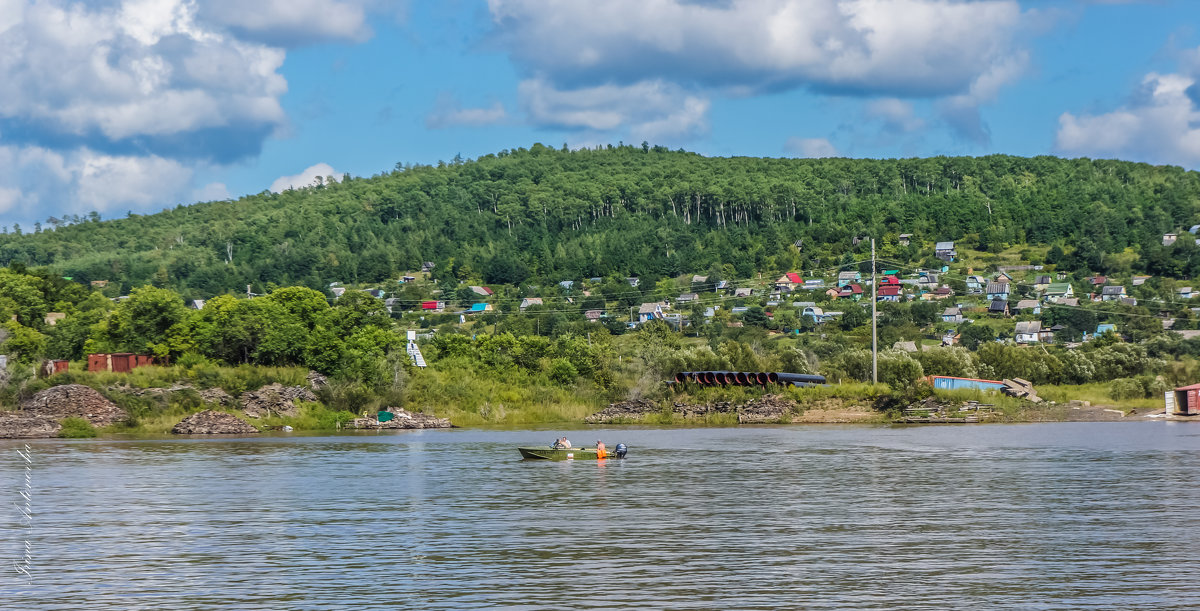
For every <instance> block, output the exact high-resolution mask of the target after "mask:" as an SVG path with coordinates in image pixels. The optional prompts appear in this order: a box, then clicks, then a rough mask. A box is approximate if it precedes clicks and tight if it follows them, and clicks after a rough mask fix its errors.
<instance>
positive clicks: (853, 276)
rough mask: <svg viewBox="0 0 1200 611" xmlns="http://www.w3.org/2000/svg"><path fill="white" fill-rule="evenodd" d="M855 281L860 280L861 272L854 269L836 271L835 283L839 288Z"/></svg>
mask: <svg viewBox="0 0 1200 611" xmlns="http://www.w3.org/2000/svg"><path fill="white" fill-rule="evenodd" d="M856 282H862V273H860V272H854V271H849V272H838V279H837V285H838V287H839V288H841V287H843V286H846V285H847V284H854V283H856Z"/></svg>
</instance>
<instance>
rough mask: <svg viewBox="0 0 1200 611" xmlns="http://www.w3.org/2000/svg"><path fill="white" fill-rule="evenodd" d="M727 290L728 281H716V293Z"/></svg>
mask: <svg viewBox="0 0 1200 611" xmlns="http://www.w3.org/2000/svg"><path fill="white" fill-rule="evenodd" d="M728 288H729V281H728V280H718V281H717V286H716V289H717V290H718V291H724V290H726V289H728Z"/></svg>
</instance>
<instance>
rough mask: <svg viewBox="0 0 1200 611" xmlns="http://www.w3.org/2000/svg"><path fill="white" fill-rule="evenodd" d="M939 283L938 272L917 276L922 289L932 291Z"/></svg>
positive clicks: (918, 285) (919, 287)
mask: <svg viewBox="0 0 1200 611" xmlns="http://www.w3.org/2000/svg"><path fill="white" fill-rule="evenodd" d="M937 285H938V275H937V274H921V277H920V278H917V288H918V289H920V290H922V291H931V290H933V289H934V288H936V287H937Z"/></svg>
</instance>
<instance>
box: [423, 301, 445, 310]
mask: <svg viewBox="0 0 1200 611" xmlns="http://www.w3.org/2000/svg"><path fill="white" fill-rule="evenodd" d="M445 309H446V302H445V301H422V302H421V311H423V312H441V311H442V310H445Z"/></svg>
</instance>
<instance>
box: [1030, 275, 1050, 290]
mask: <svg viewBox="0 0 1200 611" xmlns="http://www.w3.org/2000/svg"><path fill="white" fill-rule="evenodd" d="M1051 282H1052V280H1050V276H1047V275H1045V274H1042V275H1040V276H1036V277H1034V279H1033V290H1035V291H1037V292H1039V293H1040V292H1042V291H1044V290H1046V287H1048V286H1050V283H1051Z"/></svg>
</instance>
